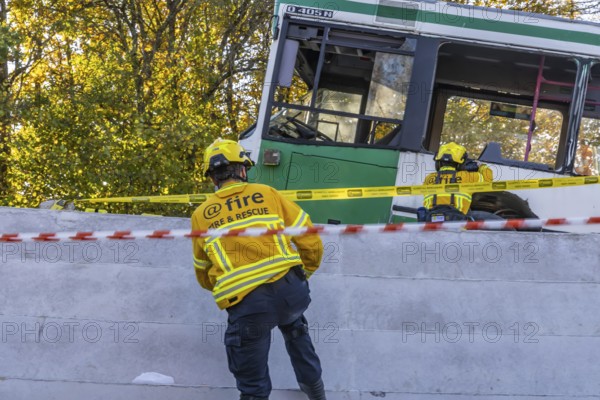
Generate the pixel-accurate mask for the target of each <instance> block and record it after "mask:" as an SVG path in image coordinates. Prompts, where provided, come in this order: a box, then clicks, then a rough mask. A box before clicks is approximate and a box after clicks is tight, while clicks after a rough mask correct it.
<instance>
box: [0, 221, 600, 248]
mask: <svg viewBox="0 0 600 400" xmlns="http://www.w3.org/2000/svg"><path fill="white" fill-rule="evenodd" d="M591 224H600V217H588V218H548V219H510V220H488V221H460V222H435V223H432V222H425V223H400V224H372V225H319V226H315V227H312V228H285V229H266V228H248V229H232V230H224V229H209V230H206V231H190V230H185V229H173V230H155V231H150V230H140V231H128V230H123V231H95V232H55V233H51V232H47V233H3V234H1V235H0V242H31V241H34V242H58V241H90V240H101V239H108V240H137V239H183V238H196V237H226V236H268V235H275V234H284V235H290V236H299V235H307V234H315V233H318V234H320V235H347V234H358V233H381V232H427V231H457V230H458V231H460V230H481V229H486V230H503V229H539V228H543V227H556V226H561V225H571V226H574V225H591Z"/></svg>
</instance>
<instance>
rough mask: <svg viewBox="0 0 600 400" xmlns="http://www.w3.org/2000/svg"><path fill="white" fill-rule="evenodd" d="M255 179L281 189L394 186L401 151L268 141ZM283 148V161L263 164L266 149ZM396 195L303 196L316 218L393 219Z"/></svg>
mask: <svg viewBox="0 0 600 400" xmlns="http://www.w3.org/2000/svg"><path fill="white" fill-rule="evenodd" d="M261 147H262V148H261V151H260V154H259V157H258V162H257V166H256V168H254V169H252V170H250V176H249V179H250V181H252V182H259V183H264V184H267V185H270V186H273V187H275V188H276V189H279V190H294V189H298V190H307V189H324V188H346V187H370V186H393V185H394V182H395V180H396V171H397V165H398V156H399V152H398V151H396V150H388V149H373V148H354V147H334V146H314V145H301V144H297V143H295V144H289V143H283V142H275V141H268V140H263V142H262V146H261ZM277 150H278V151H279V152H280V154H281V158H280V163H279V165H278V166H272V165H264V164H263V160H264V154H265V151H268V152H273V151H277ZM391 200H392V199H391V198H376V199H348V200H331V201H329V200H318V201H300V202H298V204H299V205H300V206H301V207H302V208H303V209H304V210H305V211H306V212H308V213H309V214H310V216H311V218H312V220H313V222H316V223H342V224H363V223H374V222H388V219H389V217H390V209H391Z"/></svg>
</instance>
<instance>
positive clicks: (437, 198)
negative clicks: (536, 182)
mask: <svg viewBox="0 0 600 400" xmlns="http://www.w3.org/2000/svg"><path fill="white" fill-rule="evenodd" d="M434 160H435V169H436V172H434V173H432V174H429V175H427V177H426V178H425V182H424V184H425V185H437V184H449V183H473V182H491V181H492V179H493V173H492V170H491V169H490V168H489V167H488V166H487V165H485V164H479V163H477V162H476V161H473V160H469V159H468V157H467V150H466V149H465V148H464V147H463V146H461V145H459V144H456V143H454V142H450V143H447V144H444V145H442V146H440V149H439V150H438V152H437V153H436V155H435V157H434ZM471 201H472V196H471V193H443V194H430V195H427V196H425V197H424V199H423V206H424V207H425V209H426V212H425V215H424V217H423V218H421V219H423V220H425V221H428V222H442V221H460V220H466V219H467V218H468V217H467V214H468V212H469V208H470V207H471Z"/></svg>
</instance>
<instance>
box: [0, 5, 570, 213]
mask: <svg viewBox="0 0 600 400" xmlns="http://www.w3.org/2000/svg"><path fill="white" fill-rule="evenodd" d="M470 3H472V4H477V5H499V6H501V7H512V8H519V9H525V10H528V11H537V12H545V13H550V14H562V15H570V16H572V15H573V10H574V8H573V7H571V5H572V2H570V1H560V0H539V1H536V2H531V1H525V0H508V1H506V0H504V1H503V0H498V1H480V0H476V1H470ZM272 7H273V3H272V2H271V1H266V0H225V1H221V0H164V1H151V0H91V1H89V0H86V1H80V0H10V2H9V1H8V0H0V204H3V205H11V206H25V207H35V206H37V205H38V204H39V202H40V201H42V200H45V199H50V198H63V199H64V198H66V199H77V198H88V197H109V196H129V195H140V194H144V195H161V194H183V193H197V192H204V191H207V190H208V189H209V186H210V185H209V184H208V183H207V182H206V181H205V180H204V179H203V178H202V177H201V176H200V175H199V172H198V171H199V168H198V167H199V164H200V162H201V159H202V151H203V149H204V148H205V147H206V146H207V145H208V144H209V143H210V142H212V140H213V139H214V138H215V137H218V136H224V137H228V138H234V137H235V136H236V134H237V133H238V132H240V131H241V130H243V129H244V128H245V127H247V126H249V125H250V124H252V122H253V121H254V119H255V117H256V115H257V110H258V104H259V97H260V92H261V85H262V77H263V75H264V70H265V64H266V60H267V54H268V53H267V50H268V45H269V42H270V38H269V30H270V16H271V14H272ZM288 95H293V93H292V94H288ZM105 208H108V209H109V210H110V211H112V212H142V211H143V212H150V213H157V214H171V215H174V214H177V215H187V214H189V211H190V209H191V208H190V207H188V206H173V205H137V204H136V205H132V204H129V205H127V204H125V205H123V204H119V205H111V206H108V207H105Z"/></svg>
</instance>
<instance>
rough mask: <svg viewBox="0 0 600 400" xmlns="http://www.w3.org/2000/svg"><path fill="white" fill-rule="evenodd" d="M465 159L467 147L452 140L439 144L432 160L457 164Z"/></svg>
mask: <svg viewBox="0 0 600 400" xmlns="http://www.w3.org/2000/svg"><path fill="white" fill-rule="evenodd" d="M466 159H467V149H465V148H464V147H463V146H461V145H460V144H456V143H454V142H450V143H446V144H444V145H442V146H440V149H439V150H438V152H437V154H436V155H435V158H434V160H436V161H445V162H451V161H453V162H455V163H457V164H462V163H464V162H465V161H466Z"/></svg>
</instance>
